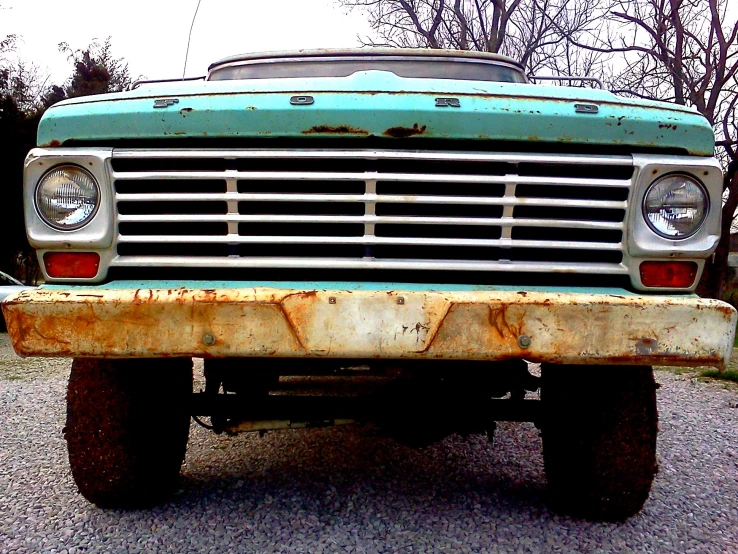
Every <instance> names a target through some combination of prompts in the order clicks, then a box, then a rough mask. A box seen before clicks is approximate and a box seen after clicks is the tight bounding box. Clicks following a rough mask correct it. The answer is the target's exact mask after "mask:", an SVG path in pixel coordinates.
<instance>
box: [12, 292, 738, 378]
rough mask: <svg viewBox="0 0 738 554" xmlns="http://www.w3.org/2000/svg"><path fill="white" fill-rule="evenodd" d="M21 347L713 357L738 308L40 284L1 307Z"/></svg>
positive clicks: (556, 295)
mask: <svg viewBox="0 0 738 554" xmlns="http://www.w3.org/2000/svg"><path fill="white" fill-rule="evenodd" d="M3 312H4V314H5V318H6V322H7V327H8V333H9V335H10V338H11V341H12V343H13V347H14V348H15V350H16V352H17V353H18V354H20V355H22V356H74V357H111V358H112V357H174V356H194V357H240V356H243V357H310V358H323V357H331V358H384V359H401V358H410V359H453V360H503V359H511V358H524V359H526V360H530V361H536V362H548V363H557V364H638V365H693V366H695V365H711V366H715V367H718V368H723V367H725V365H726V364H727V362H728V360H729V357H730V353H731V351H732V346H733V340H734V334H735V325H736V311H735V310H734V309H733V308H732V307H731V306H729V305H728V304H725V303H724V302H719V301H716V300H709V299H700V298H697V297H694V296H689V297H676V296H645V295H644V296H636V295H615V294H582V293H564V292H531V291H529V292H526V291H518V292H515V291H419V290H406V291H403V290H389V291H388V290H294V289H280V288H271V287H256V288H254V287H250V288H234V289H108V288H104V287H99V288H93V289H90V288H87V289H79V290H75V289H68V290H58V289H56V290H55V289H43V288H42V289H35V290H30V291H24V292H21V293H19V294H17V295H15V296H13V297H11V298H9V299H8V300H7V301H6V302H5V303H4V304H3Z"/></svg>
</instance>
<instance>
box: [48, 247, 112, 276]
mask: <svg viewBox="0 0 738 554" xmlns="http://www.w3.org/2000/svg"><path fill="white" fill-rule="evenodd" d="M44 267H46V273H48V274H49V277H56V278H63V277H67V278H75V279H91V278H93V277H95V276H96V275H97V270H98V269H100V254H98V253H97V252H46V253H45V254H44Z"/></svg>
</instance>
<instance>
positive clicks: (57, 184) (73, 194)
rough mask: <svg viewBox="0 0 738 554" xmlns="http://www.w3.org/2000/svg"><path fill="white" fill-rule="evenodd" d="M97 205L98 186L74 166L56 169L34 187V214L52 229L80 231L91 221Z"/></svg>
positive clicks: (80, 169) (83, 171)
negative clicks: (36, 212) (35, 211)
mask: <svg viewBox="0 0 738 554" xmlns="http://www.w3.org/2000/svg"><path fill="white" fill-rule="evenodd" d="M99 204H100V188H99V187H98V185H97V182H96V181H95V179H94V178H93V177H92V175H90V174H89V173H88V172H87V171H85V170H84V169H82V168H81V167H77V166H76V165H62V166H59V167H55V168H54V169H52V170H51V171H49V172H48V173H47V174H46V175H44V176H43V177H42V178H41V180H40V181H39V182H38V185H36V210H37V211H38V214H39V215H40V216H41V219H43V220H44V221H45V222H46V223H48V224H49V225H51V226H52V227H53V228H54V229H60V230H62V231H73V230H74V229H79V228H80V227H82V226H84V225H86V224H87V223H88V222H89V221H90V220H91V219H92V218H93V216H94V215H95V212H97V207H98V205H99Z"/></svg>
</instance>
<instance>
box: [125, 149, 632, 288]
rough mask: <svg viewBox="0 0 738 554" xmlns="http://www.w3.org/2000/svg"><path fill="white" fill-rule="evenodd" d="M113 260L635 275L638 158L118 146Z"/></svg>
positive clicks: (183, 264)
mask: <svg viewBox="0 0 738 554" xmlns="http://www.w3.org/2000/svg"><path fill="white" fill-rule="evenodd" d="M112 168H113V180H114V186H115V193H116V194H115V201H116V207H117V219H118V236H117V252H118V256H117V258H115V259H114V260H113V262H112V264H111V265H113V266H141V265H143V266H162V267H166V266H168V267H259V268H290V267H294V268H337V269H338V268H346V269H349V268H377V269H410V270H412V269H430V270H477V271H478V270H487V271H523V272H581V273H608V274H619V273H627V268H626V267H625V264H624V260H623V231H624V220H625V213H626V209H627V200H628V193H629V190H630V186H631V179H632V176H633V163H632V159H631V158H630V157H628V156H573V155H551V154H544V155H533V154H510V153H483V152H482V153H458V152H416V151H408V152H404V151H335V150H325V151H321V150H225V151H210V150H192V151H189V150H159V151H150V150H149V151H144V150H116V151H115V152H114V154H113V160H112Z"/></svg>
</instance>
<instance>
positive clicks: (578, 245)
mask: <svg viewBox="0 0 738 554" xmlns="http://www.w3.org/2000/svg"><path fill="white" fill-rule="evenodd" d="M150 242H158V243H184V244H197V243H208V244H219V243H225V244H255V243H259V244H366V245H376V244H399V245H408V246H412V245H418V246H479V247H483V246H502V247H510V248H566V249H576V250H617V251H619V250H620V245H619V244H608V243H601V242H567V241H535V240H513V239H488V240H485V239H457V238H454V239H443V238H410V237H407V238H401V237H391V238H390V237H377V236H371V235H367V236H363V237H337V236H330V237H306V236H300V237H297V236H272V237H261V236H251V237H245V236H241V235H227V236H204V237H203V236H176V235H170V236H162V235H157V236H145V235H134V236H123V235H120V236H118V243H119V244H121V243H150Z"/></svg>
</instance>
